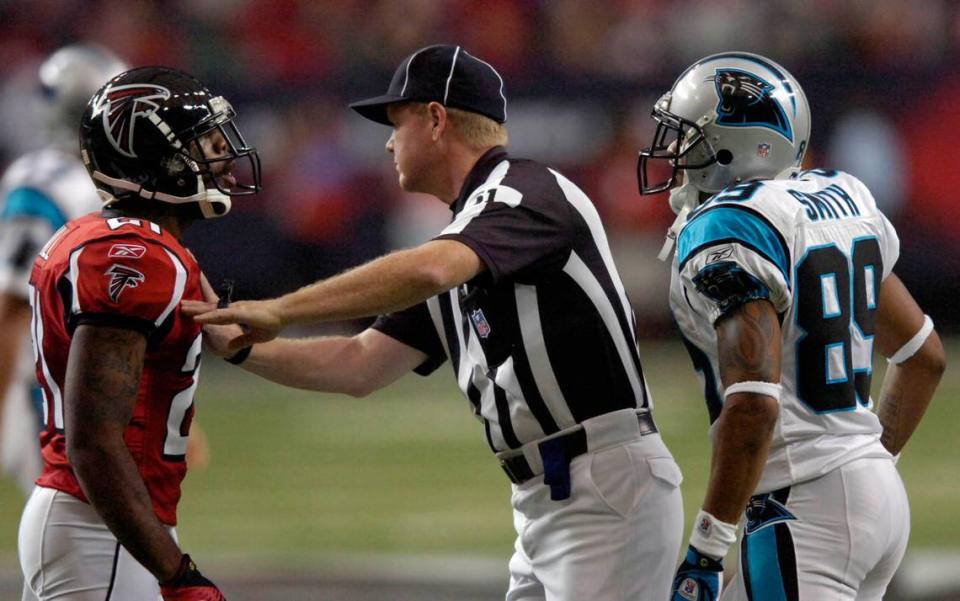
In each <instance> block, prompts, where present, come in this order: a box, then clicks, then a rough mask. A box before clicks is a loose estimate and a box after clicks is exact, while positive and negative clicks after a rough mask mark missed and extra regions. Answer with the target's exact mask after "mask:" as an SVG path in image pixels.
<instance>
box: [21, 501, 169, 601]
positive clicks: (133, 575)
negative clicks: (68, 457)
mask: <svg viewBox="0 0 960 601" xmlns="http://www.w3.org/2000/svg"><path fill="white" fill-rule="evenodd" d="M171 534H172V535H173V536H174V538H176V533H175V532H174V531H173V529H171ZM18 550H19V555H20V567H21V569H22V570H23V577H24V581H25V584H24V587H23V601H162V598H161V597H160V585H159V584H157V579H156V577H155V576H154V575H153V574H151V573H150V572H148V571H147V569H146V568H144V567H143V566H142V565H140V564H139V563H138V562H137V560H135V559H134V558H133V557H131V556H130V554H129V553H128V552H127V550H126V549H124V548H123V547H122V546H120V544H119V543H118V542H117V539H116V538H115V537H114V536H113V533H111V532H110V530H109V529H108V528H107V527H106V525H104V523H103V521H102V520H101V519H100V516H99V515H97V512H96V511H94V509H93V507H91V506H90V505H88V504H87V503H84V502H83V501H80V500H79V499H77V498H75V497H73V496H71V495H68V494H67V493H65V492H60V491H58V490H54V489H52V488H43V487H40V486H37V487H35V488H34V491H33V494H31V495H30V499H29V500H28V501H27V506H26V508H25V509H24V511H23V517H22V518H21V519H20V534H19V544H18Z"/></svg>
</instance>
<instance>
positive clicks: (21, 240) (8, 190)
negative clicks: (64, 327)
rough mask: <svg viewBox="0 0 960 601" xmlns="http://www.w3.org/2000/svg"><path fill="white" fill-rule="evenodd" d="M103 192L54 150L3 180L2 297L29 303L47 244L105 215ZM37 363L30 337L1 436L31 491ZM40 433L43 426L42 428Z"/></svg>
mask: <svg viewBox="0 0 960 601" xmlns="http://www.w3.org/2000/svg"><path fill="white" fill-rule="evenodd" d="M100 206H101V203H100V198H99V196H98V195H97V189H96V187H95V186H94V185H93V182H92V181H90V176H89V175H87V170H86V168H84V166H83V163H82V162H81V161H80V158H79V156H72V155H70V154H67V153H65V152H63V151H60V150H56V149H53V148H48V149H43V150H38V151H36V152H32V153H29V154H26V155H24V156H22V157H20V158H19V159H17V160H16V161H15V162H14V163H13V164H12V165H10V167H9V168H8V169H7V171H6V173H5V174H4V176H3V179H2V180H0V293H3V294H8V295H11V296H14V297H16V298H21V299H23V302H28V299H29V292H28V282H29V279H30V271H31V269H32V268H33V260H34V258H35V257H36V255H37V253H38V252H39V251H40V249H41V248H42V247H43V245H44V244H45V243H46V242H47V240H49V239H50V237H51V236H52V235H53V234H54V232H56V231H57V230H58V229H60V226H62V225H63V224H64V223H66V222H67V221H70V220H73V219H76V218H77V217H80V216H82V215H85V214H87V213H91V212H93V211H97V210H99V208H100ZM35 381H36V376H35V375H34V358H33V351H32V349H31V345H30V340H29V337H28V336H24V340H23V346H22V349H21V351H20V357H19V359H18V361H17V366H16V372H15V376H14V380H13V381H12V382H11V383H10V386H9V388H8V389H7V392H6V394H7V399H4V400H5V401H6V402H4V403H0V409H2V410H3V411H4V412H5V413H4V416H5V419H3V420H0V421H2V423H3V432H0V464H2V466H3V468H4V469H5V470H6V471H9V472H11V473H13V474H15V475H16V476H17V478H18V480H20V484H21V485H22V486H23V487H24V488H25V489H27V490H29V487H30V486H32V482H33V479H34V478H35V477H36V476H37V475H38V473H39V469H40V462H39V445H38V444H37V442H36V430H35V429H33V428H30V427H27V425H26V424H25V423H24V421H25V420H29V419H30V415H31V410H30V409H29V407H30V401H31V399H33V400H34V402H36V401H38V400H39V394H40V390H39V388H37V387H36V383H35ZM37 428H39V421H38V423H37Z"/></svg>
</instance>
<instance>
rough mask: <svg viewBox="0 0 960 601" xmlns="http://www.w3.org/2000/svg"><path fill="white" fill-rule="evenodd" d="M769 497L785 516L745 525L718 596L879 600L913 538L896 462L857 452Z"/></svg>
mask: <svg viewBox="0 0 960 601" xmlns="http://www.w3.org/2000/svg"><path fill="white" fill-rule="evenodd" d="M770 497H773V498H774V499H773V501H774V502H775V503H777V504H778V506H777V507H774V508H773V509H774V512H775V513H779V514H781V517H782V518H783V517H785V518H786V519H776V518H775V519H772V520H769V521H768V522H767V523H766V524H763V525H761V524H757V523H755V524H754V525H753V527H752V528H748V529H747V530H748V532H747V534H746V536H745V538H746V540H745V541H741V545H740V566H739V567H740V569H739V570H738V573H737V576H736V578H735V579H734V581H733V582H732V583H731V585H730V586H729V587H728V588H727V589H726V590H725V591H724V592H723V596H722V598H723V601H748V600H757V601H760V600H762V601H797V600H800V601H805V600H807V599H811V600H812V599H816V600H817V601H880V600H881V599H883V595H884V593H885V592H886V590H887V586H888V585H889V584H890V580H891V579H892V578H893V575H894V573H895V572H896V571H897V566H899V565H900V560H901V559H903V554H904V552H905V551H906V548H907V539H908V538H909V537H910V507H909V505H908V503H907V493H906V491H905V490H904V488H903V481H902V480H901V479H900V475H899V474H898V473H897V469H896V467H895V466H894V464H893V461H891V460H890V459H889V458H888V457H882V458H877V457H869V458H863V459H857V460H855V461H851V462H850V463H847V464H845V465H843V466H841V467H839V468H837V469H835V470H833V471H832V472H830V473H829V474H826V475H825V476H821V477H819V478H816V479H814V480H808V481H806V482H801V483H799V484H794V485H793V486H791V487H789V488H788V489H783V490H780V491H777V492H775V493H771V495H770ZM765 502H769V498H768V499H767V501H765ZM781 507H782V508H783V509H785V510H786V512H787V513H788V514H789V515H788V516H787V515H785V514H784V512H783V510H782V509H781ZM748 515H749V512H748ZM766 515H767V516H770V517H772V515H771V513H770V512H767V513H766Z"/></svg>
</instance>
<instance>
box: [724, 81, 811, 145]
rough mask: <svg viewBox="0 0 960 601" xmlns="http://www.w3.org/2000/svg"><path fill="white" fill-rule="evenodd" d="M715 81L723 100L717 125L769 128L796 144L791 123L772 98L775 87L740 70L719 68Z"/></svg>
mask: <svg viewBox="0 0 960 601" xmlns="http://www.w3.org/2000/svg"><path fill="white" fill-rule="evenodd" d="M708 81H709V80H708ZM713 81H714V84H715V86H716V90H717V96H719V98H720V102H719V104H717V121H716V122H717V125H727V126H731V127H738V126H759V127H766V128H768V129H772V130H773V131H775V132H777V133H779V134H780V135H782V136H783V137H785V138H786V139H787V140H789V141H791V142H793V128H792V127H791V126H790V120H789V119H787V115H786V114H785V113H784V111H783V107H782V106H781V105H780V103H779V102H777V101H776V99H774V98H773V96H771V92H773V90H774V87H773V85H772V84H770V83H767V82H766V81H764V80H763V79H761V78H760V77H758V76H756V75H754V74H753V73H748V72H746V71H741V70H739V69H717V72H716V74H715V75H714V76H713Z"/></svg>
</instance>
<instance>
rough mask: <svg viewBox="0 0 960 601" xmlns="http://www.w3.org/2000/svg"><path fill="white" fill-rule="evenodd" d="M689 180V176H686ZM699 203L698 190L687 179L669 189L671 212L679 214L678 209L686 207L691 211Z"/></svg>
mask: <svg viewBox="0 0 960 601" xmlns="http://www.w3.org/2000/svg"><path fill="white" fill-rule="evenodd" d="M687 179H688V180H689V178H687ZM699 204H700V191H699V190H697V189H696V188H695V187H694V186H693V184H691V183H690V182H689V181H685V182H683V185H680V186H677V187H676V188H672V189H671V190H670V208H671V209H673V212H674V213H676V214H678V215H679V214H680V211H682V210H683V209H687V210H688V211H692V210H694V209H695V208H697V205H699Z"/></svg>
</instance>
